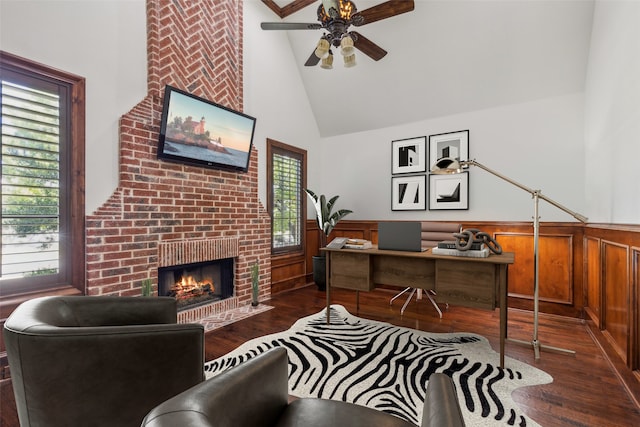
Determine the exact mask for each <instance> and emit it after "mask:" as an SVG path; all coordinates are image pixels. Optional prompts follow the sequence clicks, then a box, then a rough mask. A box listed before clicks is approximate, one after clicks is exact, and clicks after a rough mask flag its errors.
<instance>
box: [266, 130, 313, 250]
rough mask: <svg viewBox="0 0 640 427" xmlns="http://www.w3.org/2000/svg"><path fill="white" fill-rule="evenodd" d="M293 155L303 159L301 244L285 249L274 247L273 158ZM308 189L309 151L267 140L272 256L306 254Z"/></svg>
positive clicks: (268, 208)
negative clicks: (275, 155)
mask: <svg viewBox="0 0 640 427" xmlns="http://www.w3.org/2000/svg"><path fill="white" fill-rule="evenodd" d="M278 153H280V154H282V153H284V154H285V155H291V157H298V158H301V159H302V167H301V169H302V170H301V176H302V185H301V187H302V188H301V189H300V195H299V197H300V206H301V208H300V244H299V245H295V246H287V247H283V248H274V247H273V199H274V193H273V156H274V154H278ZM306 187H307V151H306V150H304V149H301V148H298V147H294V146H292V145H289V144H285V143H283V142H279V141H276V140H273V139H269V138H267V198H268V202H267V204H268V207H267V210H268V212H269V216H270V218H271V230H270V234H271V253H272V255H297V254H304V253H305V248H306V246H305V245H306V234H307V231H306V227H307V225H306V223H307V221H306V218H307V197H306V193H305V192H304V189H305V188H306Z"/></svg>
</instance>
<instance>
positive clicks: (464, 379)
mask: <svg viewBox="0 0 640 427" xmlns="http://www.w3.org/2000/svg"><path fill="white" fill-rule="evenodd" d="M325 315H326V312H325V310H323V311H322V312H320V313H317V314H315V315H312V316H308V317H305V318H302V319H299V320H298V321H297V322H296V323H295V324H294V325H293V326H292V327H291V328H290V329H289V330H287V331H284V332H280V333H276V334H272V335H267V336H264V337H260V338H256V339H254V340H251V341H248V342H246V343H245V344H243V345H242V346H240V347H238V348H237V349H236V350H234V351H232V352H231V353H228V354H227V355H225V356H223V357H220V358H218V359H216V360H213V361H210V362H207V363H206V364H205V373H206V376H207V378H210V377H213V376H215V375H216V374H218V373H220V372H222V371H224V370H226V369H228V368H230V367H233V366H235V365H238V364H239V363H242V362H244V361H246V360H248V359H250V358H252V357H254V356H255V355H257V354H260V353H263V352H265V351H266V350H268V349H271V348H273V347H285V348H286V349H287V350H288V353H289V391H290V394H291V395H294V396H298V397H320V398H325V399H336V400H343V401H346V402H352V403H356V404H360V405H363V406H368V407H371V408H374V409H378V410H381V411H384V412H387V413H390V414H394V415H396V416H399V417H401V418H404V419H406V420H408V421H410V422H413V423H414V424H417V425H419V424H420V420H421V419H422V402H423V401H424V395H425V389H426V386H427V379H428V378H429V375H431V374H432V373H433V372H444V373H445V374H447V375H449V376H451V377H452V378H453V379H454V382H455V384H456V388H457V392H458V398H459V399H460V405H461V407H462V411H463V414H464V418H465V422H466V424H467V425H468V426H495V425H514V426H536V425H537V424H536V423H535V422H534V421H533V420H531V419H530V418H528V417H527V416H526V415H524V413H523V412H522V411H521V410H520V409H519V408H518V405H517V404H516V403H515V402H514V401H513V400H512V399H511V392H512V391H513V390H515V389H517V388H519V387H524V386H530V385H537V384H546V383H549V382H551V381H552V380H553V379H552V378H551V376H549V375H548V374H546V373H545V372H543V371H541V370H539V369H537V368H534V367H532V366H529V365H527V364H525V363H522V362H519V361H517V360H515V359H512V358H509V357H506V358H505V369H501V368H500V367H499V362H500V358H499V356H500V355H499V353H496V352H495V351H493V349H492V348H491V346H490V345H489V342H488V340H487V339H486V338H484V337H482V336H481V335H476V334H470V333H463V334H434V333H427V332H422V331H418V330H415V329H409V328H402V327H397V326H394V325H391V324H388V323H383V322H377V321H373V320H367V319H362V318H359V317H356V316H353V315H352V314H350V313H349V312H348V311H347V310H346V309H345V308H344V307H342V306H341V305H332V306H331V325H327V324H326V318H325Z"/></svg>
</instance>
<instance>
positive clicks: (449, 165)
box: [431, 157, 587, 360]
mask: <svg viewBox="0 0 640 427" xmlns="http://www.w3.org/2000/svg"><path fill="white" fill-rule="evenodd" d="M465 166H476V167H479V168H480V169H483V170H485V171H487V172H489V173H490V174H492V175H495V176H497V177H498V178H500V179H503V180H504V181H507V182H508V183H510V184H513V185H515V186H516V187H518V188H521V189H522V190H524V191H526V192H528V193H529V194H531V196H532V197H533V278H534V279H533V339H532V340H531V342H527V341H521V340H516V339H510V338H509V339H508V340H509V341H512V342H515V343H517V344H524V345H527V346H528V345H531V346H532V347H533V351H534V355H535V358H536V360H537V359H539V358H540V349H548V350H552V351H557V352H564V353H571V354H575V351H573V350H567V349H564V348H559V347H551V346H546V345H542V344H540V341H539V340H538V313H539V307H538V306H539V303H538V300H539V295H538V293H539V273H538V259H539V254H538V241H539V238H540V216H539V215H538V202H539V200H540V199H542V200H544V201H546V202H548V203H550V204H552V205H553V206H555V207H556V208H558V209H560V210H562V211H564V212H566V213H568V214H569V215H571V216H573V217H574V218H576V219H577V220H578V221H581V222H583V223H586V222H587V217H585V216H583V215H580V214H579V213H577V212H573V211H572V210H569V209H567V208H566V207H564V206H562V205H561V204H560V203H558V202H556V201H555V200H552V199H550V198H548V197H547V196H545V195H543V194H542V191H541V190H532V189H531V188H529V187H527V186H525V185H522V184H520V183H519V182H516V181H514V180H512V179H511V178H508V177H506V176H504V175H502V174H501V173H499V172H496V171H494V170H493V169H490V168H488V167H486V166H485V165H483V164H481V163H479V162H477V161H476V160H475V159H474V160H462V161H458V160H456V159H452V158H449V157H444V158H442V159H440V160H438V161H437V162H436V163H435V164H434V165H433V167H432V168H431V172H432V173H434V174H438V175H448V174H457V173H460V172H462V170H463V168H464V167H465ZM503 309H505V310H506V309H507V307H504V308H503Z"/></svg>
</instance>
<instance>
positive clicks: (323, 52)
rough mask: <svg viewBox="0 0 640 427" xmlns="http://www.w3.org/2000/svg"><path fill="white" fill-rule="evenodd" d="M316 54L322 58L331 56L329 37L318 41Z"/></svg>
mask: <svg viewBox="0 0 640 427" xmlns="http://www.w3.org/2000/svg"><path fill="white" fill-rule="evenodd" d="M315 54H316V56H317V57H318V58H320V59H324V58H326V57H327V56H329V41H327V39H325V38H322V39H320V40H319V41H318V45H317V46H316V51H315Z"/></svg>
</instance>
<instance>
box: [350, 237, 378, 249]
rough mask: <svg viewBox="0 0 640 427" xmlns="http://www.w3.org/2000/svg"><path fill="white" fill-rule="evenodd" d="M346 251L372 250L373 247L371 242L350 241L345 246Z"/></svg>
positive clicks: (362, 240)
mask: <svg viewBox="0 0 640 427" xmlns="http://www.w3.org/2000/svg"><path fill="white" fill-rule="evenodd" d="M343 247H344V248H345V249H371V248H372V247H373V245H372V244H371V242H370V241H369V240H364V239H349V240H347V242H346V243H345V244H344V246H343Z"/></svg>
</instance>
